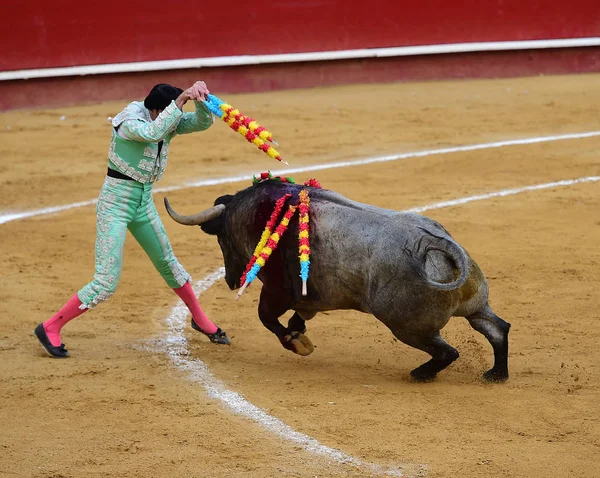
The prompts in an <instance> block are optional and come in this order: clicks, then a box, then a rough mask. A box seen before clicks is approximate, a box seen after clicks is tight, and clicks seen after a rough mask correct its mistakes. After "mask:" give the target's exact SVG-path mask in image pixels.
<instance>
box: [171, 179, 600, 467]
mask: <svg viewBox="0 0 600 478" xmlns="http://www.w3.org/2000/svg"><path fill="white" fill-rule="evenodd" d="M596 181H600V176H588V177H583V178H578V179H568V180H562V181H555V182H551V183H545V184H535V185H531V186H524V187H521V188H513V189H504V190H501V191H496V192H491V193H487V194H480V195H477V196H467V197H464V198H459V199H454V200H451V201H442V202H438V203H433V204H428V205H425V206H420V207H414V208H411V209H407V210H405V211H404V212H416V213H419V212H423V211H430V210H433V209H442V208H445V207H452V206H459V205H462V204H467V203H469V202H473V201H482V200H485V199H491V198H495V197H505V196H510V195H514V194H519V193H524V192H528V191H539V190H543V189H551V188H557V187H565V186H571V185H574V184H582V183H589V182H596ZM224 277H225V268H224V267H221V268H220V269H218V270H217V271H215V272H213V273H212V274H210V275H208V276H207V277H205V278H204V279H203V280H201V281H198V282H196V283H195V284H194V291H195V292H196V295H200V294H202V293H203V292H205V291H207V290H208V289H209V288H210V287H211V286H212V285H214V284H215V283H216V282H217V281H218V280H221V279H222V278H224ZM188 313H189V311H188V309H187V307H186V306H185V304H184V303H183V302H181V301H179V303H178V304H177V305H176V306H175V307H174V308H173V310H172V311H171V314H170V315H169V317H168V318H167V319H166V323H167V327H168V331H167V334H166V338H165V339H164V340H163V341H162V347H163V348H164V351H165V352H166V353H167V354H168V355H169V357H170V358H171V360H172V361H173V363H174V365H175V366H176V367H178V368H180V369H182V370H185V371H186V372H188V374H189V376H190V379H191V380H193V381H196V382H199V383H200V384H202V386H203V387H204V389H205V390H206V392H207V394H208V395H209V396H210V397H211V398H214V399H216V400H220V401H221V402H223V403H224V404H225V405H226V406H227V407H228V408H229V409H231V410H232V411H233V412H234V413H236V414H238V415H242V416H244V417H246V418H249V419H251V420H252V421H254V422H256V423H258V424H259V425H261V426H262V427H263V428H265V429H267V430H268V431H270V432H271V433H273V434H275V435H276V436H279V437H281V438H283V439H285V440H288V441H292V442H294V443H296V444H298V445H299V446H300V447H302V448H303V449H304V450H306V451H308V452H311V453H315V454H317V455H321V456H325V457H327V458H328V459H330V460H332V461H335V462H336V463H340V464H347V465H351V466H355V467H359V468H364V469H368V470H369V471H370V472H372V473H376V474H379V475H382V474H386V475H391V476H403V474H402V469H403V468H407V465H399V466H397V467H396V468H384V467H382V466H380V465H376V464H374V463H370V462H363V461H361V460H359V459H358V458H355V457H353V456H351V455H348V454H346V453H344V452H342V451H340V450H338V449H336V448H330V447H327V446H325V445H322V444H320V443H319V442H318V441H317V440H316V439H314V438H312V437H310V436H308V435H305V434H303V433H300V432H297V431H296V430H294V429H293V428H291V427H289V426H288V425H286V424H285V423H283V422H282V421H281V420H279V419H277V418H275V417H273V416H271V415H269V414H268V413H266V412H265V411H264V410H262V409H260V408H258V407H257V406H255V405H253V404H252V403H250V402H248V401H247V400H246V399H245V398H244V397H242V396H241V395H240V394H239V393H237V392H234V391H232V390H229V389H228V388H227V387H226V386H225V384H224V383H223V382H221V381H220V380H218V379H216V378H215V377H214V375H213V374H212V373H211V372H210V370H209V368H208V367H207V365H206V364H205V363H204V362H202V361H201V360H200V359H197V358H191V357H190V352H189V349H188V343H187V339H186V338H185V335H184V330H185V327H186V318H187V316H188ZM412 466H413V467H414V465H412ZM418 466H419V467H420V468H421V474H423V473H424V472H425V470H426V466H425V465H418Z"/></svg>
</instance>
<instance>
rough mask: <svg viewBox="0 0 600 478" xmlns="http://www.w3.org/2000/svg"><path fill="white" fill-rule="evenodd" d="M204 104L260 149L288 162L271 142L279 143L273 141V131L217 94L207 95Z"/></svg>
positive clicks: (274, 157) (285, 162)
mask: <svg viewBox="0 0 600 478" xmlns="http://www.w3.org/2000/svg"><path fill="white" fill-rule="evenodd" d="M204 104H205V105H206V107H207V108H208V109H209V110H210V112H211V113H212V114H214V115H215V116H216V117H217V118H221V119H222V120H223V121H224V122H225V123H226V124H227V125H229V127H230V128H231V129H232V130H234V131H237V132H238V133H240V134H241V135H242V136H243V137H244V138H246V140H248V141H249V142H250V143H254V144H255V145H256V146H257V147H258V149H260V150H261V151H263V152H265V153H267V154H268V155H269V156H270V157H271V158H273V159H276V160H277V161H281V162H282V163H284V164H288V163H287V161H285V160H283V159H282V157H281V155H280V154H279V152H278V151H277V150H276V149H275V148H274V147H273V146H271V145H270V144H269V142H271V143H273V144H275V145H277V142H276V141H273V137H272V136H271V133H269V132H268V131H267V130H266V129H265V128H264V127H263V126H261V125H260V124H258V123H257V122H256V121H254V120H253V119H252V118H250V117H249V116H244V115H243V114H242V113H240V111H239V110H237V109H235V108H234V107H233V106H231V105H230V104H227V103H225V102H224V101H223V100H221V99H220V98H218V97H216V96H215V95H207V99H206V100H205V101H204Z"/></svg>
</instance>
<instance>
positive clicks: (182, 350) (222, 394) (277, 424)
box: [158, 267, 405, 476]
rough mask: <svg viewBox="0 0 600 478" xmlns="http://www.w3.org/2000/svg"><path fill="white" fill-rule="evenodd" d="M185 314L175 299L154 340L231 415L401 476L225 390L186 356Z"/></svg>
mask: <svg viewBox="0 0 600 478" xmlns="http://www.w3.org/2000/svg"><path fill="white" fill-rule="evenodd" d="M223 277H225V268H224V267H221V268H220V269H218V270H217V271H215V272H213V273H212V274H210V275H208V276H206V277H205V278H204V279H203V280H201V281H198V282H196V283H195V284H194V291H195V292H196V295H200V294H202V293H203V292H205V291H206V290H208V289H209V288H210V287H211V286H212V285H213V284H214V283H215V282H217V281H218V280H220V279H222V278H223ZM188 314H189V310H188V308H187V307H186V305H185V304H184V303H183V302H181V301H179V303H178V304H177V305H176V306H175V307H174V308H173V309H172V311H171V313H170V314H169V317H168V318H167V319H166V323H167V327H168V331H167V335H166V338H165V339H164V340H161V341H159V342H158V346H159V347H160V349H162V350H161V351H164V352H166V353H167V354H168V356H169V357H170V358H171V360H172V361H173V364H175V366H176V367H178V368H180V369H182V370H184V371H185V372H187V373H188V374H189V377H190V379H191V380H193V381H195V382H198V383H200V384H202V386H203V387H204V390H205V391H206V393H207V394H208V396H209V397H211V398H213V399H216V400H219V401H221V402H222V403H223V404H224V405H225V406H227V408H229V409H230V410H231V411H233V412H234V413H235V414H237V415H242V416H243V417H246V418H249V419H250V420H252V421H254V422H256V423H258V424H259V425H260V426H262V427H263V428H265V429H266V430H268V431H269V432H271V433H273V434H274V435H276V436H278V437H280V438H283V439H285V440H287V441H291V442H293V443H295V444H296V445H297V446H299V447H301V448H302V449H303V450H306V451H307V452H310V453H314V454H316V455H320V456H323V457H325V458H327V459H328V460H330V461H333V462H335V463H338V464H344V465H349V466H352V467H357V468H358V467H359V468H362V469H365V470H368V471H369V472H370V473H375V474H377V475H388V476H405V475H404V474H403V472H402V467H395V468H384V467H382V466H380V465H376V464H374V463H369V462H364V461H362V460H359V459H358V458H355V457H353V456H351V455H348V454H346V453H344V452H343V451H340V450H338V449H336V448H330V447H328V446H325V445H322V444H321V443H319V442H318V441H317V440H316V439H315V438H312V437H310V436H308V435H305V434H303V433H300V432H297V431H296V430H294V429H293V428H291V427H290V426H288V425H286V424H285V423H283V422H282V421H281V420H279V419H278V418H275V417H273V416H272V415H269V414H268V413H267V412H265V411H264V410H262V409H261V408H259V407H257V406H256V405H253V404H252V403H250V402H249V401H248V400H246V399H245V398H244V397H242V396H241V395H240V394H239V393H237V392H234V391H233V390H229V389H228V388H227V386H226V385H225V384H224V383H223V382H221V381H220V380H218V379H217V378H215V376H214V375H213V374H212V373H211V372H210V369H209V368H208V366H207V365H206V364H205V363H204V362H203V361H202V360H200V359H197V358H192V357H191V356H190V352H189V348H188V342H187V340H186V338H185V335H184V329H185V327H186V324H187V316H188Z"/></svg>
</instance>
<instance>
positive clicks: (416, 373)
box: [410, 367, 437, 383]
mask: <svg viewBox="0 0 600 478" xmlns="http://www.w3.org/2000/svg"><path fill="white" fill-rule="evenodd" d="M419 368H420V367H419ZM419 368H416V369H414V370H413V371H411V372H410V377H411V379H412V380H413V382H419V383H426V382H432V381H433V380H435V377H436V376H437V373H432V372H429V371H425V370H419Z"/></svg>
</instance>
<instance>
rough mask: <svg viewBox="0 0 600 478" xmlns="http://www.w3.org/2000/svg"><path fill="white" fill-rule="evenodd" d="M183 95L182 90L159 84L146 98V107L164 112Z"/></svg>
mask: <svg viewBox="0 0 600 478" xmlns="http://www.w3.org/2000/svg"><path fill="white" fill-rule="evenodd" d="M181 93H183V90H182V89H181V88H177V87H176V86H173V85H169V84H167V83H159V84H158V85H154V87H153V88H152V89H151V90H150V93H148V96H146V99H145V100H144V106H145V107H146V108H147V109H149V110H164V109H165V108H166V107H167V106H169V105H170V104H171V101H173V100H175V99H177V97H178V96H179V95H180V94H181Z"/></svg>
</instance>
